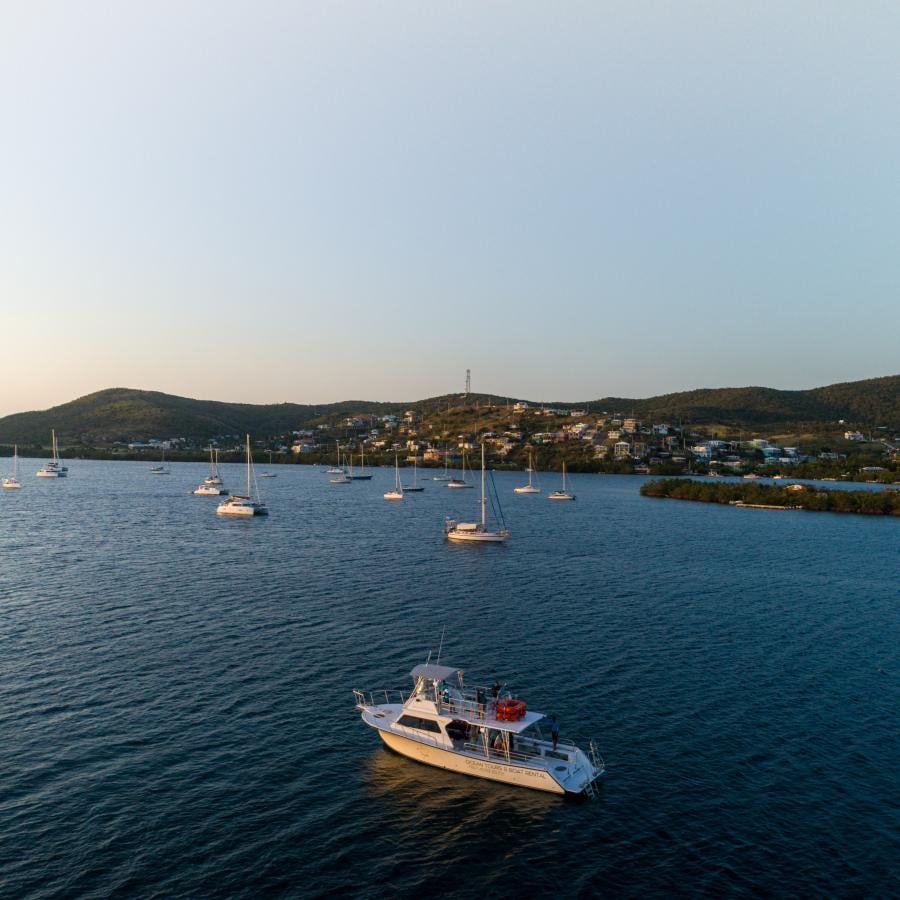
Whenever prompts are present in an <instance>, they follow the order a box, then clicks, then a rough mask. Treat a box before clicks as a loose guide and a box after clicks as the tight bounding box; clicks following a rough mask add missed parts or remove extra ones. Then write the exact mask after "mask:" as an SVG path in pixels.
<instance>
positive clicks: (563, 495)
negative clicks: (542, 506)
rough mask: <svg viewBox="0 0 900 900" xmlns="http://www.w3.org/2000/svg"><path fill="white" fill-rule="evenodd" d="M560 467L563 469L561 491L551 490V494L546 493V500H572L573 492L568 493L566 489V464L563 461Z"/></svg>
mask: <svg viewBox="0 0 900 900" xmlns="http://www.w3.org/2000/svg"><path fill="white" fill-rule="evenodd" d="M562 469H563V485H562V490H561V491H553V493H552V494H547V499H548V500H574V499H575V495H574V494H569V493H568V492H567V491H566V464H565V463H563V466H562Z"/></svg>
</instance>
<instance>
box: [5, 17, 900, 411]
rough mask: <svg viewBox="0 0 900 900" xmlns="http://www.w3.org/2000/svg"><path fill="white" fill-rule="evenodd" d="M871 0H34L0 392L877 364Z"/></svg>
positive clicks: (17, 406) (450, 381) (537, 392)
mask: <svg viewBox="0 0 900 900" xmlns="http://www.w3.org/2000/svg"><path fill="white" fill-rule="evenodd" d="M898 96H900V6H898V5H897V4H896V3H895V2H882V3H879V2H871V3H867V4H864V5H859V4H849V3H844V2H841V3H832V2H822V0H816V2H806V3H804V2H792V3H783V2H778V3H774V2H772V3H766V2H762V3H752V4H737V3H722V2H715V3H713V2H710V3H689V2H679V3H670V2H658V3H646V2H643V3H642V2H631V0H629V2H624V0H623V2H619V3H604V2H599V0H594V2H587V3H578V2H567V3H563V4H552V3H529V2H510V3H503V2H496V3H483V2H469V3H466V2H454V3H443V4H441V3H430V2H426V3H422V2H420V0H416V2H408V3H407V2H402V3H401V2H396V3H395V2H369V3H351V2H334V0H327V2H321V3H316V2H306V0H304V2H284V3H274V2H252V3H250V2H248V3H240V4H237V3H228V2H208V3H205V2H202V3H201V2H190V0H188V2H160V3H121V2H118V0H113V2H105V3H101V2H91V0H86V2H81V3H66V2H41V3H31V2H25V0H18V2H13V3H9V4H6V5H5V6H4V14H3V26H2V29H0V111H2V119H0V128H2V139H0V302H2V321H3V329H4V340H3V355H2V360H3V363H2V367H0V376H2V377H0V413H6V412H12V411H17V410H22V409H31V408H38V407H45V406H49V405H52V404H55V403H59V402H64V401H66V400H69V399H71V398H72V397H74V396H77V395H80V394H84V393H88V392H90V391H93V390H97V389H100V388H103V387H109V386H129V387H142V388H152V389H159V390H164V391H169V392H173V393H179V394H184V395H189V396H195V397H204V398H213V399H228V400H246V401H260V402H262V401H280V400H296V401H322V402H324V401H329V400H336V399H342V398H351V397H352V398H367V399H397V400H403V399H412V398H418V397H421V396H427V395H432V394H437V393H444V392H447V391H451V390H458V389H461V388H462V387H463V381H464V376H465V369H466V367H470V368H471V369H472V372H473V388H474V389H476V390H480V391H491V392H496V393H499V394H507V395H514V396H525V397H530V398H532V399H538V400H540V399H551V398H556V399H572V400H574V399H586V398H592V397H598V396H604V395H609V394H616V395H625V396H646V395H650V394H655V393H662V392H667V391H671V390H678V389H684V388H690V387H701V386H723V385H743V384H764V385H770V386H774V387H785V388H793V387H812V386H815V385H820V384H827V383H831V382H835V381H846V380H852V379H856V378H863V377H870V376H875V375H881V374H890V373H895V372H897V371H900V364H898V363H900V352H898V335H900V290H898V289H900V252H898V235H900V115H898V110H900V107H898Z"/></svg>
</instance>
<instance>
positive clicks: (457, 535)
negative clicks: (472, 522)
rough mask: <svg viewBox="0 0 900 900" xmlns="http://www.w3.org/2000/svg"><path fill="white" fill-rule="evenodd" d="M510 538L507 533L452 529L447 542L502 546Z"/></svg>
mask: <svg viewBox="0 0 900 900" xmlns="http://www.w3.org/2000/svg"><path fill="white" fill-rule="evenodd" d="M508 537H509V532H506V531H474V530H460V529H459V528H451V529H449V530H448V531H447V540H448V541H455V542H457V543H462V544H468V543H475V544H479V543H480V544H502V543H503V541H505V540H506V539H507V538H508Z"/></svg>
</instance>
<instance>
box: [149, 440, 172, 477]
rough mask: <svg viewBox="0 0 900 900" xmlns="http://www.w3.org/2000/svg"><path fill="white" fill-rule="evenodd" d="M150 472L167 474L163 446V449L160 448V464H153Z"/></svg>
mask: <svg viewBox="0 0 900 900" xmlns="http://www.w3.org/2000/svg"><path fill="white" fill-rule="evenodd" d="M150 474H151V475H168V474H169V470H168V469H167V468H166V448H165V447H163V450H162V462H161V464H160V465H158V466H154V467H153V468H152V469H151V470H150Z"/></svg>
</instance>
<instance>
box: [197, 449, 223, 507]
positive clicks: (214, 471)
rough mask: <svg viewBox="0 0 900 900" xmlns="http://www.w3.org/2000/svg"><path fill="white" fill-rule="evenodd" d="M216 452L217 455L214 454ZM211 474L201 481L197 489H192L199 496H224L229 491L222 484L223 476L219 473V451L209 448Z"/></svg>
mask: <svg viewBox="0 0 900 900" xmlns="http://www.w3.org/2000/svg"><path fill="white" fill-rule="evenodd" d="M213 453H215V456H213ZM209 465H210V469H209V475H207V476H206V478H204V479H203V481H201V482H200V484H199V485H198V486H197V487H196V489H195V490H193V491H191V493H193V494H197V496H199V497H224V496H226V495H227V494H228V491H227V490H225V488H224V487H223V486H222V478H221V476H220V475H219V451H218V450H215V451H214V450H213V448H212V447H210V448H209Z"/></svg>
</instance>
